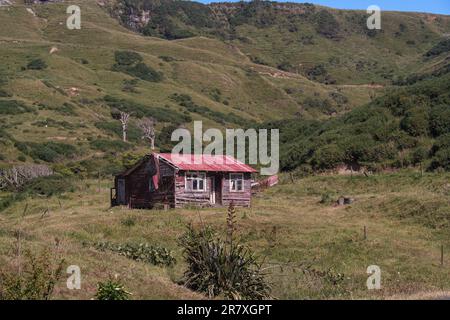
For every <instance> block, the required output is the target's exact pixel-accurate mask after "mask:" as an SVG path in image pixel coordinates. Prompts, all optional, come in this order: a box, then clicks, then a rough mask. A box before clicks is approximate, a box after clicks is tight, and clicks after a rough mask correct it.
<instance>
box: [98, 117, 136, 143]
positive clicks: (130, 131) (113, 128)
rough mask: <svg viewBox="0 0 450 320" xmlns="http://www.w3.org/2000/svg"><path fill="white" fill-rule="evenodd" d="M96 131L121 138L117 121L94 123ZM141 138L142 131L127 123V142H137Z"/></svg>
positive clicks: (120, 129)
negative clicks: (99, 130)
mask: <svg viewBox="0 0 450 320" xmlns="http://www.w3.org/2000/svg"><path fill="white" fill-rule="evenodd" d="M95 126H96V127H97V128H98V129H101V130H104V131H106V132H109V133H112V134H114V135H116V136H117V137H122V125H121V124H120V123H119V122H118V121H110V122H108V121H99V122H96V123H95ZM141 137H142V131H141V130H140V129H139V128H138V127H137V126H135V125H134V124H132V123H128V128H127V139H128V140H129V141H139V140H141Z"/></svg>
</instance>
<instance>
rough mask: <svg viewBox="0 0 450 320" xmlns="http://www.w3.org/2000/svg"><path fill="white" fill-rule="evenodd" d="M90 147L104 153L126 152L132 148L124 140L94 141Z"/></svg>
mask: <svg viewBox="0 0 450 320" xmlns="http://www.w3.org/2000/svg"><path fill="white" fill-rule="evenodd" d="M90 146H91V148H93V149H96V150H100V151H103V152H107V151H112V152H118V151H125V150H128V149H130V148H131V145H130V144H129V143H127V142H124V141H122V140H94V141H91V142H90Z"/></svg>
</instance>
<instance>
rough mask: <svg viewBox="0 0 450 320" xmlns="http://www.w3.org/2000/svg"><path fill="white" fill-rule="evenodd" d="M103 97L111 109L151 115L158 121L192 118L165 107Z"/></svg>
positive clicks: (173, 121) (181, 120)
mask: <svg viewBox="0 0 450 320" xmlns="http://www.w3.org/2000/svg"><path fill="white" fill-rule="evenodd" d="M103 99H104V101H105V103H106V104H107V105H108V106H109V107H110V108H111V109H113V111H114V109H115V110H119V111H123V112H127V113H132V114H133V116H135V117H138V118H142V117H152V118H154V119H156V120H158V121H160V122H169V123H174V124H181V123H185V122H190V121H192V118H191V117H190V116H189V115H185V114H181V113H179V112H176V111H174V110H170V109H167V108H160V107H150V106H146V105H142V104H139V103H135V102H133V101H130V100H125V99H118V98H115V97H112V96H105V97H104V98H103Z"/></svg>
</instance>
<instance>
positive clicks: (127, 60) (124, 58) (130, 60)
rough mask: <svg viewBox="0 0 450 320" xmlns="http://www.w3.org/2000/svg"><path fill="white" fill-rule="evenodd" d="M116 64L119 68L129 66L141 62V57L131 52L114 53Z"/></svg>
mask: <svg viewBox="0 0 450 320" xmlns="http://www.w3.org/2000/svg"><path fill="white" fill-rule="evenodd" d="M114 58H115V60H116V63H117V64H118V65H121V66H131V65H134V64H136V63H139V62H142V56H141V55H140V54H139V53H137V52H133V51H116V52H115V53H114Z"/></svg>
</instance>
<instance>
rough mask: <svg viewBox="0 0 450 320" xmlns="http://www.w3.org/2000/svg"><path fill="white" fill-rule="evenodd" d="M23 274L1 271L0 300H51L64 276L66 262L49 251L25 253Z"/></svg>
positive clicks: (28, 251)
mask: <svg viewBox="0 0 450 320" xmlns="http://www.w3.org/2000/svg"><path fill="white" fill-rule="evenodd" d="M24 257H25V261H24V263H23V266H22V271H21V273H20V274H19V273H16V272H7V271H6V270H5V269H4V268H2V270H0V300H49V299H51V298H52V295H53V291H54V288H55V285H56V284H57V283H58V281H59V280H60V278H61V276H62V272H63V265H64V260H63V259H61V260H57V259H55V258H54V255H52V254H51V253H50V251H49V250H43V251H42V252H41V253H40V254H33V253H32V252H31V251H30V250H26V251H25V255H24Z"/></svg>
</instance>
